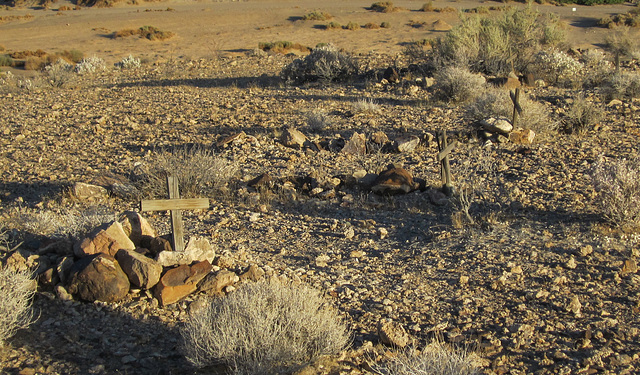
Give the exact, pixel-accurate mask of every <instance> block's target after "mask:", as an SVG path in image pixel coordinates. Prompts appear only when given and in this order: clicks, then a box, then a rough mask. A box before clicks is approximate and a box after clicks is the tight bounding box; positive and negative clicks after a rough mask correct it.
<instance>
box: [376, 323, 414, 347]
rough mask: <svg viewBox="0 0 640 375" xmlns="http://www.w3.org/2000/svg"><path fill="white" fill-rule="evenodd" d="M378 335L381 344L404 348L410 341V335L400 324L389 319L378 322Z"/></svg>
mask: <svg viewBox="0 0 640 375" xmlns="http://www.w3.org/2000/svg"><path fill="white" fill-rule="evenodd" d="M378 336H379V337H380V342H381V343H382V344H384V345H389V346H395V347H398V348H404V347H406V346H407V345H409V344H410V343H411V337H410V336H409V334H408V333H407V331H405V329H404V327H402V324H400V323H398V322H394V321H392V320H390V319H383V320H381V321H380V322H378Z"/></svg>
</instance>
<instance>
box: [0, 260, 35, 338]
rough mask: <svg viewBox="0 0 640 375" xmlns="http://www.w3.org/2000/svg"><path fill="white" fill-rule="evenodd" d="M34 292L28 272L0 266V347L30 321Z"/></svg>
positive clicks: (31, 318)
mask: <svg viewBox="0 0 640 375" xmlns="http://www.w3.org/2000/svg"><path fill="white" fill-rule="evenodd" d="M35 292H36V283H35V281H34V280H33V279H32V278H31V273H30V272H28V271H15V270H13V269H11V268H9V267H7V266H0V347H2V346H4V344H5V342H6V340H7V339H9V338H10V337H11V336H13V335H14V334H15V333H16V331H17V330H18V329H21V328H26V327H28V326H29V325H30V324H31V323H32V321H33V317H32V314H31V311H30V310H31V299H32V297H33V295H34V294H35Z"/></svg>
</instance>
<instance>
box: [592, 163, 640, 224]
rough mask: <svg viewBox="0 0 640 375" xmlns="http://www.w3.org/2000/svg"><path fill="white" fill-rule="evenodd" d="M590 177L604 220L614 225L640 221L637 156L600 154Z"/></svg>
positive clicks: (639, 169)
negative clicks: (620, 156)
mask: <svg viewBox="0 0 640 375" xmlns="http://www.w3.org/2000/svg"><path fill="white" fill-rule="evenodd" d="M591 177H592V180H593V184H594V187H595V189H596V191H597V192H598V198H597V201H596V202H597V204H598V206H599V207H600V210H601V211H602V213H603V214H604V217H605V218H606V219H607V220H609V221H610V222H611V223H612V224H614V225H617V226H626V225H632V226H638V225H640V158H638V157H637V156H635V157H632V158H630V159H628V160H627V159H617V160H611V159H605V158H601V159H600V160H598V161H597V162H596V164H595V166H594V168H593V171H592V173H591Z"/></svg>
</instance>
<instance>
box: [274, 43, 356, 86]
mask: <svg viewBox="0 0 640 375" xmlns="http://www.w3.org/2000/svg"><path fill="white" fill-rule="evenodd" d="M356 74H358V65H357V64H356V61H355V59H354V58H353V57H352V56H351V55H349V54H347V53H344V52H341V51H339V50H338V49H337V48H336V47H334V46H332V45H326V46H322V47H319V48H315V49H314V50H313V51H311V53H310V54H309V55H307V56H306V57H305V58H304V59H297V60H295V61H293V62H292V63H291V64H289V65H287V66H286V67H285V68H284V69H283V70H282V71H281V72H280V77H281V78H282V80H283V81H285V82H286V83H288V84H298V85H299V84H303V83H307V82H325V83H327V82H340V81H346V80H348V79H350V78H351V77H353V76H354V75H356Z"/></svg>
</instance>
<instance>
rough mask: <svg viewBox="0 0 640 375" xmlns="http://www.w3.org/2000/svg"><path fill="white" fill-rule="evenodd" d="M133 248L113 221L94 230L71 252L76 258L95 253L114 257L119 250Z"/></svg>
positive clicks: (119, 226)
mask: <svg viewBox="0 0 640 375" xmlns="http://www.w3.org/2000/svg"><path fill="white" fill-rule="evenodd" d="M135 248H136V245H134V243H133V242H131V240H130V239H129V236H127V234H126V233H125V232H124V229H123V228H122V225H121V224H120V223H118V222H115V221H114V222H111V223H108V224H105V225H102V226H100V227H98V228H96V229H95V230H94V231H93V232H92V233H91V234H90V235H89V237H87V238H85V239H83V240H81V241H79V242H77V243H76V244H75V246H74V249H73V252H74V253H75V255H76V256H78V257H83V256H86V255H92V254H97V253H104V254H108V255H111V256H115V255H116V253H117V252H118V250H120V249H127V250H134V249H135Z"/></svg>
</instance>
